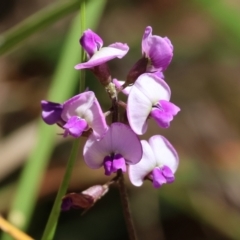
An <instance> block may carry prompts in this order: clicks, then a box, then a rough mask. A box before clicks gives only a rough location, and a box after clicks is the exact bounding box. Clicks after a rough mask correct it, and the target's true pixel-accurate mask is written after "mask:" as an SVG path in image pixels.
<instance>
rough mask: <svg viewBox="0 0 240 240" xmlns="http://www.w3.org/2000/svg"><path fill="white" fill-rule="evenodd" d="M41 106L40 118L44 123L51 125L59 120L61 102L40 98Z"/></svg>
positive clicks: (61, 107)
mask: <svg viewBox="0 0 240 240" xmlns="http://www.w3.org/2000/svg"><path fill="white" fill-rule="evenodd" d="M41 106H42V119H43V120H44V122H45V123H47V124H50V125H51V124H55V123H57V122H58V121H60V120H61V114H62V111H63V106H62V104H59V103H54V102H48V101H45V100H42V101H41Z"/></svg>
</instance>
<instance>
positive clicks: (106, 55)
mask: <svg viewBox="0 0 240 240" xmlns="http://www.w3.org/2000/svg"><path fill="white" fill-rule="evenodd" d="M128 50H129V47H128V45H127V44H123V43H114V44H111V45H109V46H108V47H103V48H101V49H100V50H99V51H97V52H95V53H94V54H93V55H92V57H91V58H90V59H89V60H88V61H87V62H84V63H80V64H77V65H76V66H75V69H84V68H93V67H96V66H99V65H101V64H103V63H105V62H108V61H110V60H112V59H114V58H122V57H124V56H125V55H126V54H127V52H128Z"/></svg>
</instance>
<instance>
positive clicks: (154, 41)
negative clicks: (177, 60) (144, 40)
mask: <svg viewBox="0 0 240 240" xmlns="http://www.w3.org/2000/svg"><path fill="white" fill-rule="evenodd" d="M147 55H148V57H149V58H150V60H151V65H152V67H153V69H155V70H158V71H164V70H166V69H167V67H168V65H169V64H170V62H171V60H172V57H173V46H172V44H171V42H170V40H169V39H168V38H162V37H158V36H152V38H151V39H150V40H149V52H148V54H147Z"/></svg>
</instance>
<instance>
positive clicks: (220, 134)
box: [0, 0, 240, 240]
mask: <svg viewBox="0 0 240 240" xmlns="http://www.w3.org/2000/svg"><path fill="white" fill-rule="evenodd" d="M58 2H59V3H63V2H64V1H53V0H42V1H40V0H33V1H31V2H29V1H27V0H18V1H16V0H8V1H7V0H5V1H2V2H1V8H0V51H1V47H2V46H3V44H4V40H5V39H4V37H3V36H5V35H4V34H5V31H7V30H8V29H10V28H12V27H13V26H15V25H16V24H18V23H19V22H21V21H22V20H24V19H26V18H27V17H29V16H30V15H35V13H36V12H37V11H39V10H41V9H43V8H45V7H47V6H48V5H51V4H53V3H58ZM65 2H68V1H65ZM76 2H77V1H76ZM79 8H80V4H79V5H76V6H75V7H73V9H74V10H71V11H70V12H71V13H69V14H66V16H63V17H61V19H60V20H58V21H55V22H54V23H52V24H50V25H49V26H46V27H45V28H44V29H42V30H40V31H37V32H36V33H34V34H32V35H31V36H30V37H28V38H26V39H25V40H24V41H22V42H21V43H19V44H17V45H14V46H13V47H12V48H9V50H8V51H6V52H5V53H4V54H2V55H1V58H0V163H1V165H0V166H1V167H0V213H1V214H2V215H3V216H4V217H7V215H8V212H9V210H10V208H11V206H12V205H14V204H13V203H14V197H15V196H16V192H17V189H19V188H18V183H19V181H20V180H19V179H20V178H21V176H22V175H21V173H22V170H23V168H24V167H23V166H24V163H25V162H26V160H27V159H29V156H32V157H31V161H34V159H35V158H34V156H40V155H38V154H40V153H39V152H37V153H36V149H38V145H36V144H38V143H37V139H39V138H38V134H42V135H41V141H44V139H45V138H44V136H45V135H44V134H45V132H44V131H46V129H44V130H43V129H41V128H40V131H37V127H38V126H39V124H36V123H37V119H38V118H39V116H40V112H41V109H40V104H39V103H40V100H42V99H48V100H51V101H59V99H61V97H59V96H57V94H54V90H52V89H51V90H49V89H50V87H52V85H51V83H52V79H53V78H54V79H56V76H58V75H57V74H56V68H57V66H58V71H60V70H59V68H60V69H62V70H63V67H64V66H66V64H65V65H64V66H63V67H59V59H60V58H61V56H63V54H64V52H63V48H64V46H65V48H66V44H65V43H66V41H67V40H66V39H67V36H68V32H69V29H70V26H71V22H72V20H73V18H74V16H75V15H76V13H77V12H79ZM86 17H87V21H88V20H89V21H91V20H92V19H93V20H94V18H95V17H96V16H95V14H92V15H87V16H86ZM239 23H240V2H239V1H238V0H209V1H207V0H192V1H190V0H182V1H180V0H171V1H168V0H148V1H146V0H121V1H119V0H109V1H106V5H105V7H104V10H103V14H102V15H101V18H100V20H99V21H97V23H95V24H97V26H96V32H97V33H98V34H99V35H100V36H101V37H102V38H103V40H104V44H105V45H108V44H111V43H114V42H124V43H128V45H129V46H130V51H129V53H128V54H127V56H126V57H125V58H123V59H122V60H113V61H111V62H110V63H109V66H110V68H111V73H112V76H113V77H116V78H118V79H124V78H125V76H126V75H127V73H128V71H129V69H130V68H131V67H132V65H133V64H134V63H135V62H136V61H137V60H138V59H139V58H140V56H141V38H142V34H143V31H144V29H145V27H146V26H148V25H150V26H152V27H153V34H155V35H160V36H167V37H168V38H170V40H171V41H172V44H173V45H174V58H173V61H172V63H171V64H170V66H169V67H168V69H167V71H166V72H165V77H166V81H167V83H168V84H169V86H170V87H171V90H172V102H174V103H175V104H176V105H178V106H180V107H181V112H180V113H179V114H178V116H177V117H176V118H175V119H174V121H173V122H172V123H171V127H170V128H169V129H160V128H159V127H157V125H156V124H155V123H154V122H151V124H150V128H149V130H148V132H147V134H146V135H144V136H142V137H141V138H144V139H148V138H149V136H151V135H153V134H162V135H164V136H166V137H167V138H168V139H169V141H170V142H171V143H172V144H173V146H175V148H176V149H177V151H178V153H179V155H180V166H179V169H178V171H177V174H176V181H175V182H174V183H173V184H172V185H165V186H163V187H162V188H161V189H158V190H156V189H153V188H152V186H151V184H150V183H145V184H144V186H142V187H140V188H136V187H133V186H132V185H131V184H130V183H129V181H128V180H127V181H128V185H127V187H128V191H129V194H130V202H131V207H132V211H133V215H134V221H135V225H136V229H137V234H138V237H139V239H140V240H145V239H150V240H155V239H156V240H157V239H165V240H179V239H185V240H205V239H206V240H207V239H209V240H215V239H216V240H226V239H240V114H239V109H240V94H239V93H240V24H239ZM79 26H80V22H79ZM79 28H80V27H79ZM79 31H80V30H79ZM75 35H76V36H78V37H77V38H76V39H73V40H74V43H75V45H76V47H75V45H74V48H73V54H74V52H75V55H74V56H73V57H72V59H71V60H70V58H71V54H70V53H69V55H68V57H69V62H70V63H69V64H70V67H68V68H67V69H68V70H66V71H65V69H64V71H63V72H64V73H66V74H65V76H64V82H65V83H64V84H65V85H64V86H68V87H69V85H71V86H72V87H70V88H69V89H68V90H66V89H65V88H64V87H62V89H59V90H55V91H65V90H66V91H69V94H70V92H71V94H70V95H73V94H75V93H77V92H78V89H79V86H78V83H77V81H78V80H79V76H80V73H79V72H77V71H75V70H74V69H73V67H74V65H75V64H77V63H78V60H77V59H78V55H79V57H80V46H79V45H78V40H79V37H80V35H78V34H75ZM66 52H68V49H67V50H66V49H65V54H67V53H66ZM75 59H76V61H75ZM65 61H67V62H68V59H65ZM71 61H72V62H73V63H71ZM61 74H62V73H61ZM71 78H76V81H75V80H74V81H75V82H74V81H72V80H71ZM54 86H57V84H55V85H54ZM61 86H62V85H61ZM86 87H89V88H90V89H91V90H94V91H95V92H96V95H97V96H98V97H99V99H100V102H101V104H102V108H103V109H104V110H105V111H107V110H108V109H109V107H110V104H111V103H110V101H109V99H108V97H107V95H106V94H105V92H104V89H103V87H102V86H101V85H100V84H99V83H98V82H97V80H96V79H95V78H94V76H93V75H92V74H91V73H90V72H86ZM55 89H56V88H55ZM49 91H50V92H51V94H50V95H49ZM49 96H50V97H49ZM67 98H68V97H65V98H64V99H67ZM64 99H63V100H64ZM63 100H62V101H63ZM48 129H49V131H52V132H53V131H54V132H53V134H54V137H52V139H51V138H50V140H51V142H52V144H51V148H50V150H49V156H50V157H46V158H47V160H49V163H47V160H46V164H45V166H46V167H47V168H46V171H44V168H45V167H44V166H43V167H42V170H41V171H43V172H44V175H43V177H42V176H40V177H39V179H40V180H41V182H40V186H39V189H38V185H36V187H35V193H34V195H32V193H30V192H28V191H27V188H25V189H26V191H25V192H24V191H22V194H23V195H22V198H20V200H18V201H23V202H26V201H27V200H26V199H29V198H30V199H31V198H33V199H35V198H36V201H37V204H36V207H34V206H35V204H33V209H34V212H33V217H32V218H31V220H30V227H29V228H27V229H26V231H27V232H28V233H29V234H30V235H31V236H32V237H33V238H34V239H40V237H41V235H42V232H43V230H44V227H45V224H46V221H47V218H48V215H49V212H50V210H51V207H52V204H53V201H54V197H55V195H56V192H57V189H58V186H59V184H60V182H61V179H62V176H63V173H64V168H65V166H66V161H67V158H68V156H69V153H70V149H71V145H72V139H70V138H68V139H65V140H62V138H61V136H57V135H56V133H61V129H60V128H57V127H56V128H54V127H48V126H47V130H48ZM50 129H53V130H50ZM55 138H56V141H55ZM46 139H48V141H50V140H49V138H48V137H47V136H46ZM84 142H85V139H84V138H83V139H82V140H81V146H80V150H79V159H78V160H77V161H76V166H75V168H74V171H73V175H72V179H71V183H70V186H69V192H73V191H75V192H80V191H82V190H84V189H86V188H88V187H90V186H92V185H95V184H103V183H105V182H106V181H107V180H108V178H107V177H105V176H104V174H103V170H102V169H100V170H91V169H88V168H87V167H86V165H85V163H84V162H83V160H82V146H83V144H84ZM38 150H39V151H40V152H41V148H39V149H38ZM31 154H32V155H31ZM34 154H36V155H34ZM46 156H48V155H46ZM39 158H40V157H39ZM48 158H49V159H48ZM36 164H38V163H36ZM33 165H34V163H33ZM35 166H37V165H35ZM34 181H35V176H34V175H33V176H31V178H28V179H27V181H26V183H25V184H27V185H29V186H30V185H31V184H32V183H33V182H34ZM25 186H26V185H25ZM23 204H24V203H23ZM15 205H16V203H15ZM22 217H23V216H21V215H17V214H15V215H14V216H12V219H13V218H15V222H14V220H13V222H14V223H15V224H16V225H17V223H18V222H19V221H20V222H21V221H22ZM20 225H21V224H20ZM25 228H26V227H25ZM55 239H56V240H95V239H96V240H97V239H103V240H111V239H114V240H122V239H128V237H127V231H126V227H125V224H124V219H123V214H122V211H121V203H120V199H119V195H118V191H117V189H116V188H114V187H113V188H111V189H110V192H109V193H108V194H107V195H106V196H104V197H103V198H102V199H101V200H100V201H99V202H97V204H96V205H95V206H94V207H93V208H92V209H91V210H89V212H87V213H86V214H85V215H83V216H81V210H75V211H69V212H66V213H65V212H64V213H62V214H61V217H60V222H59V226H58V228H57V234H56V237H55Z"/></svg>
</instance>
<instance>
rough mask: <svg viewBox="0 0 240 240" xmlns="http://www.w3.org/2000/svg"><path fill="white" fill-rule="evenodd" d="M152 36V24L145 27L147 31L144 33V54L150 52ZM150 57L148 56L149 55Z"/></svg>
mask: <svg viewBox="0 0 240 240" xmlns="http://www.w3.org/2000/svg"><path fill="white" fill-rule="evenodd" d="M151 37H152V28H151V27H150V26H148V27H146V28H145V31H144V33H143V37H142V55H145V54H146V53H148V52H149V44H148V41H149V38H151ZM147 57H148V56H147Z"/></svg>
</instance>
